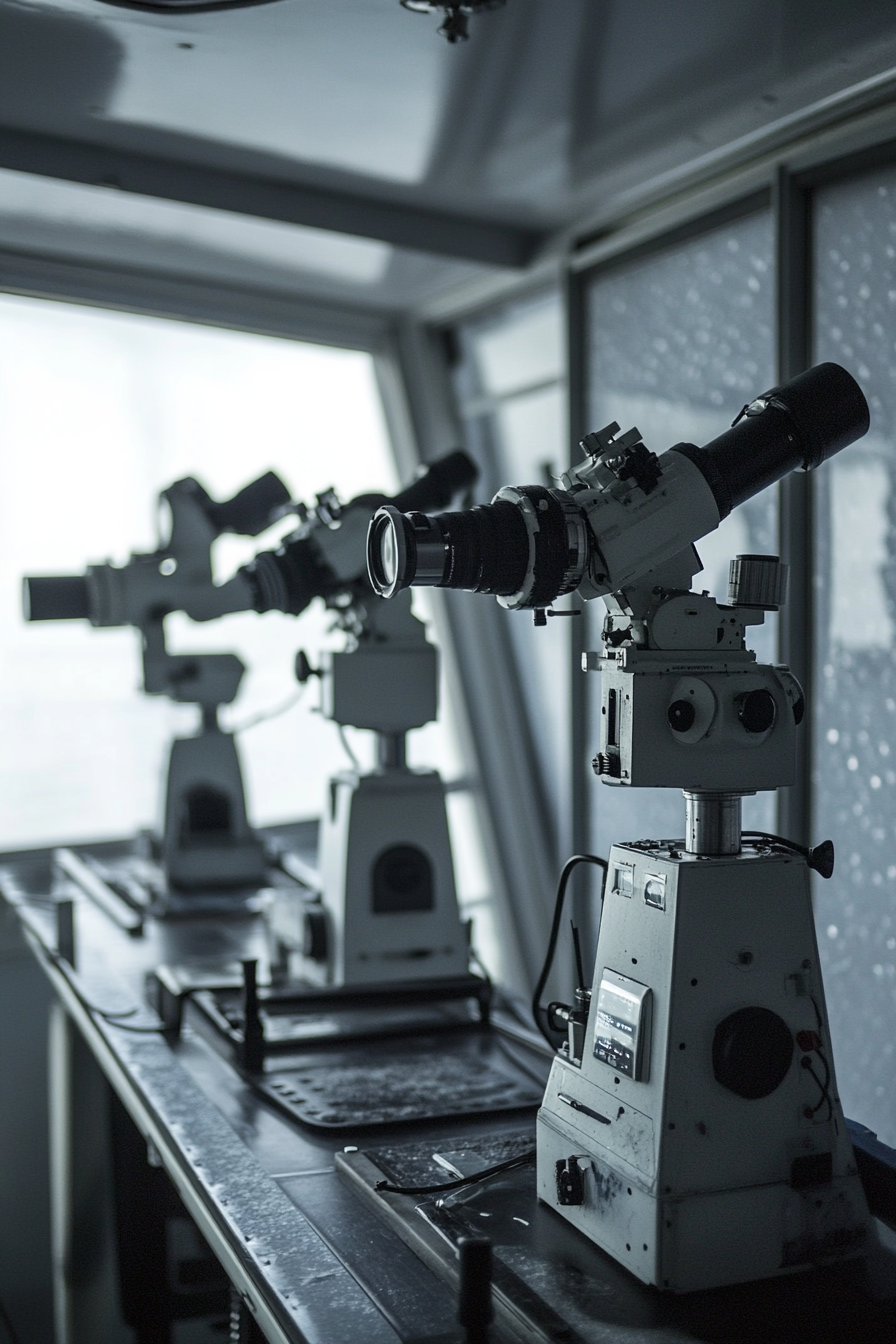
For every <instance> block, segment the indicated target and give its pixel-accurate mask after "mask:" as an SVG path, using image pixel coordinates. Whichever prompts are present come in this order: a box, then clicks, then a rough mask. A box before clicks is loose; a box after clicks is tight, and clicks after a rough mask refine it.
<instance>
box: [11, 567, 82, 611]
mask: <svg viewBox="0 0 896 1344" xmlns="http://www.w3.org/2000/svg"><path fill="white" fill-rule="evenodd" d="M22 612H23V615H24V617H25V620H26V621H87V620H89V619H90V592H89V589H88V587H87V579H86V577H85V575H83V574H58V575H56V574H54V575H49V574H46V575H28V576H27V577H26V578H24V579H23V580H22Z"/></svg>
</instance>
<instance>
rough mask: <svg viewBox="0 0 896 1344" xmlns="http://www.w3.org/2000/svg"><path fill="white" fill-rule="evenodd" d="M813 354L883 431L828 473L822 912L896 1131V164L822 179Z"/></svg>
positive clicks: (851, 1017) (819, 810) (822, 480)
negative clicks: (858, 396)
mask: <svg viewBox="0 0 896 1344" xmlns="http://www.w3.org/2000/svg"><path fill="white" fill-rule="evenodd" d="M814 253H815V272H816V286H815V316H816V332H815V343H816V344H815V358H816V359H817V360H822V359H832V360H835V361H836V362H837V363H840V364H843V365H844V366H845V367H846V368H848V369H849V370H850V372H851V373H852V374H853V375H854V377H855V378H857V379H858V381H859V383H860V384H861V386H862V389H863V391H864V392H865V395H866V397H867V398H868V402H869V405H870V407H871V431H870V433H869V434H868V435H867V436H866V437H865V438H864V439H862V440H860V442H859V443H857V444H854V445H853V446H852V447H850V448H848V449H847V450H846V452H844V453H842V454H840V455H838V456H837V457H835V458H834V459H833V460H832V461H831V462H829V463H827V464H826V465H825V466H824V467H823V468H822V469H821V470H820V471H818V472H817V473H816V475H815V487H816V489H815V512H816V517H815V536H816V564H815V580H816V594H817V601H816V611H815V631H816V647H815V664H816V676H815V688H814V705H813V766H814V768H813V794H814V797H813V801H814V831H815V834H816V836H817V838H818V839H821V838H826V837H830V838H831V839H832V840H833V841H834V846H835V849H836V852H837V866H836V869H835V872H834V876H833V878H832V879H831V881H829V882H817V884H816V888H815V908H816V923H817V927H818V936H819V946H820V953H821V960H822V964H823V968H824V979H825V989H826V993H827V1001H828V1010H829V1013H830V1018H831V1027H832V1032H833V1044H834V1057H835V1060H836V1062H837V1072H838V1084H839V1088H840V1095H841V1097H842V1099H843V1104H844V1107H845V1109H846V1113H847V1115H852V1116H855V1118H856V1119H858V1120H861V1121H862V1123H863V1124H866V1125H869V1126H870V1127H871V1128H872V1129H874V1130H876V1131H877V1133H878V1135H879V1137H880V1138H881V1139H882V1140H883V1141H884V1142H885V1143H890V1144H893V1143H896V1121H894V1116H896V1069H894V1064H896V1044H894V1031H893V1024H894V1020H896V843H894V842H896V627H894V620H896V530H894V529H896V489H894V485H896V364H894V357H893V356H894V348H896V170H893V169H888V170H886V171H883V172H880V173H876V174H874V175H873V176H870V177H866V178H862V179H858V180H850V181H847V182H844V183H839V184H837V185H836V186H831V187H826V188H824V189H822V190H820V191H819V192H818V193H817V196H816V202H815V240H814Z"/></svg>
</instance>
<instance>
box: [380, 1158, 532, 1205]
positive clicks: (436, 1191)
mask: <svg viewBox="0 0 896 1344" xmlns="http://www.w3.org/2000/svg"><path fill="white" fill-rule="evenodd" d="M534 1158H535V1149H534V1148H530V1149H528V1151H527V1152H525V1153H521V1154H520V1155H519V1157H511V1158H510V1159H509V1160H508V1161H507V1162H499V1163H498V1164H497V1166H494V1167H486V1169H485V1171H477V1173H476V1175H475V1176H461V1178H460V1180H459V1181H446V1182H445V1183H444V1185H390V1184H389V1182H388V1181H377V1183H376V1185H375V1186H374V1187H373V1188H374V1190H377V1191H382V1192H383V1193H385V1194H389V1195H441V1194H446V1193H447V1192H448V1191H449V1190H460V1189H462V1187H463V1186H465V1185H476V1184H478V1182H479V1181H490V1180H491V1178H492V1177H493V1176H500V1175H501V1173H502V1172H504V1171H512V1170H513V1168H514V1167H524V1166H525V1165H526V1163H527V1162H532V1161H533V1160H534Z"/></svg>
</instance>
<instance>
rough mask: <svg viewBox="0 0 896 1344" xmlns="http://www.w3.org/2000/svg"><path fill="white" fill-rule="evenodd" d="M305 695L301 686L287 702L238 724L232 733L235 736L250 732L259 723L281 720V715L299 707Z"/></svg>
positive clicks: (232, 729)
mask: <svg viewBox="0 0 896 1344" xmlns="http://www.w3.org/2000/svg"><path fill="white" fill-rule="evenodd" d="M304 694H305V687H304V686H301V687H300V688H299V690H297V691H294V692H293V694H292V695H291V696H290V697H289V699H287V700H283V701H282V702H281V703H280V704H279V705H275V706H274V708H273V709H263V710H261V712H260V713H258V714H253V715H252V717H251V718H248V719H246V722H245V723H238V724H237V725H236V726H235V727H233V728H231V729H230V731H231V733H233V734H236V733H245V732H248V730H249V729H250V728H255V727H256V725H257V724H259V723H267V722H268V720H269V719H279V717H280V715H281V714H286V713H287V712H288V711H289V710H290V709H292V708H293V706H294V705H297V704H298V703H299V701H300V700H301V698H302V696H303V695H304Z"/></svg>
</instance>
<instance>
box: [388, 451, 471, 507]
mask: <svg viewBox="0 0 896 1344" xmlns="http://www.w3.org/2000/svg"><path fill="white" fill-rule="evenodd" d="M478 477H479V468H478V467H477V466H476V463H475V462H474V461H473V459H472V458H471V457H469V456H468V455H467V454H466V453H465V452H464V451H463V449H461V448H458V449H456V450H455V451H454V452H453V453H447V454H446V456H445V457H440V458H439V460H438V461H437V462H431V463H429V465H428V466H427V467H426V470H425V472H424V473H423V474H422V475H421V476H419V477H418V478H417V480H416V481H412V482H411V484H410V485H408V486H406V487H405V489H404V490H400V491H399V493H398V494H397V495H396V496H395V498H394V499H389V500H385V499H384V500H383V503H384V504H391V505H392V507H393V508H396V509H398V511H399V513H411V512H412V510H415V509H419V510H420V511H422V512H424V513H427V512H429V511H430V510H432V509H446V508H447V507H448V505H449V504H450V503H451V501H452V499H454V497H455V495H459V494H460V493H461V492H462V491H464V490H469V489H470V488H471V486H473V485H475V484H476V481H477V479H478Z"/></svg>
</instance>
